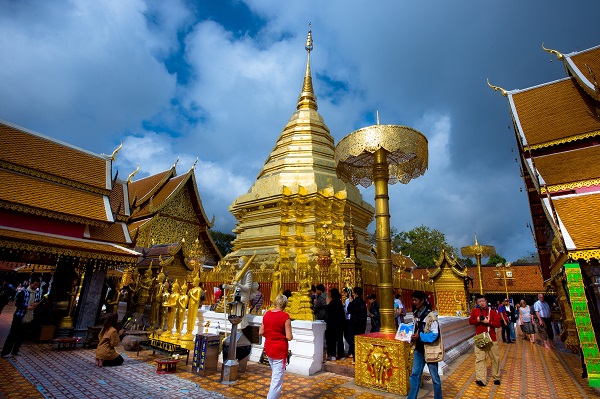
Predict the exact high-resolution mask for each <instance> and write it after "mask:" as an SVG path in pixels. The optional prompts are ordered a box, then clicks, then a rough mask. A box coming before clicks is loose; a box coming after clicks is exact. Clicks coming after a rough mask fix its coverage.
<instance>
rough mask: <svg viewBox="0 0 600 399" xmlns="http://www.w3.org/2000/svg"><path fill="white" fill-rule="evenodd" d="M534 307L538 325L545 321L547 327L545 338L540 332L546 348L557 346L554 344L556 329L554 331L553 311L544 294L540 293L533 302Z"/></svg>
mask: <svg viewBox="0 0 600 399" xmlns="http://www.w3.org/2000/svg"><path fill="white" fill-rule="evenodd" d="M533 309H534V310H535V314H536V315H537V322H538V323H539V324H538V325H541V324H542V323H543V324H544V326H545V327H546V336H545V338H544V335H543V334H540V335H541V336H542V341H543V342H544V348H547V349H550V347H552V348H556V347H555V346H554V331H552V313H551V312H550V306H549V305H548V302H546V301H544V294H538V300H537V301H536V302H535V303H534V304H533Z"/></svg>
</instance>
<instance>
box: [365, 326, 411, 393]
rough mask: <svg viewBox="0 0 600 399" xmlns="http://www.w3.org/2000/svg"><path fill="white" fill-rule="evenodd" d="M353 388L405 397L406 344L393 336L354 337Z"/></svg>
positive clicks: (408, 364) (408, 357) (408, 360)
mask: <svg viewBox="0 0 600 399" xmlns="http://www.w3.org/2000/svg"><path fill="white" fill-rule="evenodd" d="M355 345H356V349H355V352H356V359H355V362H356V363H355V366H354V381H355V383H356V385H359V386H363V387H367V388H371V389H377V390H380V391H386V392H391V393H395V394H398V395H407V394H408V389H409V387H410V383H409V377H410V372H411V369H412V355H411V349H410V344H408V343H407V342H404V341H398V340H396V339H394V335H393V334H382V333H371V334H365V335H357V336H356V337H355Z"/></svg>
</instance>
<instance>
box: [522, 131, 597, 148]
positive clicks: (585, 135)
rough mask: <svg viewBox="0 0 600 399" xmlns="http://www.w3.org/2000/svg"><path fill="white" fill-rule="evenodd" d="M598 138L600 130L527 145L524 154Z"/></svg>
mask: <svg viewBox="0 0 600 399" xmlns="http://www.w3.org/2000/svg"><path fill="white" fill-rule="evenodd" d="M596 136H600V130H595V131H593V132H587V133H583V134H578V135H575V136H570V137H564V138H561V139H557V140H552V141H547V142H545V143H540V144H534V145H527V146H525V147H523V152H526V151H532V150H537V149H539V148H546V147H551V146H553V145H558V144H565V143H571V142H573V141H577V140H583V139H587V138H590V137H596Z"/></svg>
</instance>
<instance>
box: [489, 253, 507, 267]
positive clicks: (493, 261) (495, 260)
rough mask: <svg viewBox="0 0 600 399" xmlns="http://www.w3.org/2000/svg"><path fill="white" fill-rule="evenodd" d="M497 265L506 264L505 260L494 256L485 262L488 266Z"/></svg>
mask: <svg viewBox="0 0 600 399" xmlns="http://www.w3.org/2000/svg"><path fill="white" fill-rule="evenodd" d="M498 263H506V258H504V257H502V256H500V255H498V254H496V255H494V256H490V257H489V259H488V261H487V264H488V265H497V264H498Z"/></svg>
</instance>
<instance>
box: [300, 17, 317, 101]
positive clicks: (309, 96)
mask: <svg viewBox="0 0 600 399" xmlns="http://www.w3.org/2000/svg"><path fill="white" fill-rule="evenodd" d="M304 48H305V49H306V51H307V52H308V57H307V59H306V72H305V74H304V82H303V83H302V93H300V96H299V97H298V105H297V106H296V109H298V110H300V109H308V108H312V109H314V110H315V111H316V110H317V108H318V107H317V96H315V92H314V91H313V86H312V77H311V75H310V52H311V51H312V49H313V41H312V30H311V23H309V24H308V36H307V38H306V45H305V46H304Z"/></svg>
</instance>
